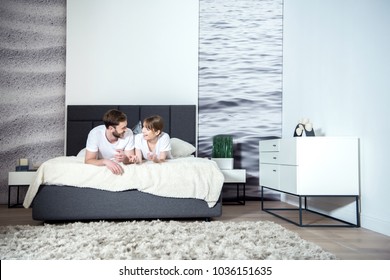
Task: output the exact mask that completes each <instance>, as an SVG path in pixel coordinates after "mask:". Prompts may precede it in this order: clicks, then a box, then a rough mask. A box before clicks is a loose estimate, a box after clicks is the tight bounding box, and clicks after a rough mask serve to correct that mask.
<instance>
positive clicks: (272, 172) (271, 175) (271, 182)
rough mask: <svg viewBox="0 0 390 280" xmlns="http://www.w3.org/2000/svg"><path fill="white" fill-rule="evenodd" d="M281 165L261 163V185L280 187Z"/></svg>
mask: <svg viewBox="0 0 390 280" xmlns="http://www.w3.org/2000/svg"><path fill="white" fill-rule="evenodd" d="M279 168H280V166H279V165H275V164H260V178H259V179H260V186H265V187H269V188H273V189H279Z"/></svg>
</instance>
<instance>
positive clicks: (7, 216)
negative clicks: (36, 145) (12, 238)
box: [0, 201, 390, 260]
mask: <svg viewBox="0 0 390 280" xmlns="http://www.w3.org/2000/svg"><path fill="white" fill-rule="evenodd" d="M268 203H274V204H275V205H278V203H279V204H280V202H278V201H275V202H268ZM267 205H268V204H267ZM267 207H268V206H267ZM276 207H278V206H276ZM222 212H223V214H222V216H221V217H219V218H215V219H213V220H219V221H258V220H263V221H264V220H268V221H273V222H275V223H278V224H280V225H282V226H284V227H285V228H287V229H289V230H291V231H294V232H296V233H297V234H299V236H301V238H303V239H305V240H307V241H310V242H313V243H316V244H317V245H319V246H320V247H322V248H323V249H324V250H326V251H328V252H331V253H333V254H334V255H336V257H337V258H338V259H340V260H390V237H389V236H386V235H383V234H379V233H376V232H373V231H370V230H367V229H364V228H344V227H337V228H335V227H325V228H324V227H299V226H296V225H294V224H292V223H289V222H287V221H284V220H283V219H280V218H278V217H275V216H273V215H271V214H269V213H266V212H264V211H261V205H260V202H259V201H247V202H246V204H245V205H224V206H223V210H222ZM27 224H28V225H37V226H39V225H42V222H38V221H34V220H32V218H31V209H24V208H8V207H7V205H0V226H5V225H27Z"/></svg>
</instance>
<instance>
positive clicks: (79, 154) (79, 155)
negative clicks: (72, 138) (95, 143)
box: [77, 148, 85, 157]
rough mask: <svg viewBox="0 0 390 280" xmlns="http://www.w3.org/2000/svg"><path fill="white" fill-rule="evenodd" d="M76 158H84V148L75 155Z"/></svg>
mask: <svg viewBox="0 0 390 280" xmlns="http://www.w3.org/2000/svg"><path fill="white" fill-rule="evenodd" d="M77 156H78V157H85V148H84V149H82V150H81V151H80V152H79V153H78V154H77Z"/></svg>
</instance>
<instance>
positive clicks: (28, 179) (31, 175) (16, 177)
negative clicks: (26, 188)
mask: <svg viewBox="0 0 390 280" xmlns="http://www.w3.org/2000/svg"><path fill="white" fill-rule="evenodd" d="M35 176H36V172H33V171H14V172H9V173H8V185H9V186H18V185H30V184H32V183H33V182H34V180H35Z"/></svg>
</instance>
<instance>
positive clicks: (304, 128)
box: [294, 118, 315, 137]
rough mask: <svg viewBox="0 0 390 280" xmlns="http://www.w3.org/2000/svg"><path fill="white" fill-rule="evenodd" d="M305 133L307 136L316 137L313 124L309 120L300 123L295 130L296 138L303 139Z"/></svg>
mask: <svg viewBox="0 0 390 280" xmlns="http://www.w3.org/2000/svg"><path fill="white" fill-rule="evenodd" d="M303 132H305V135H306V136H315V133H314V129H313V124H312V123H311V122H310V120H309V119H306V118H305V119H302V120H300V121H299V123H298V124H297V126H296V127H295V130H294V137H301V136H302V135H303Z"/></svg>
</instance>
